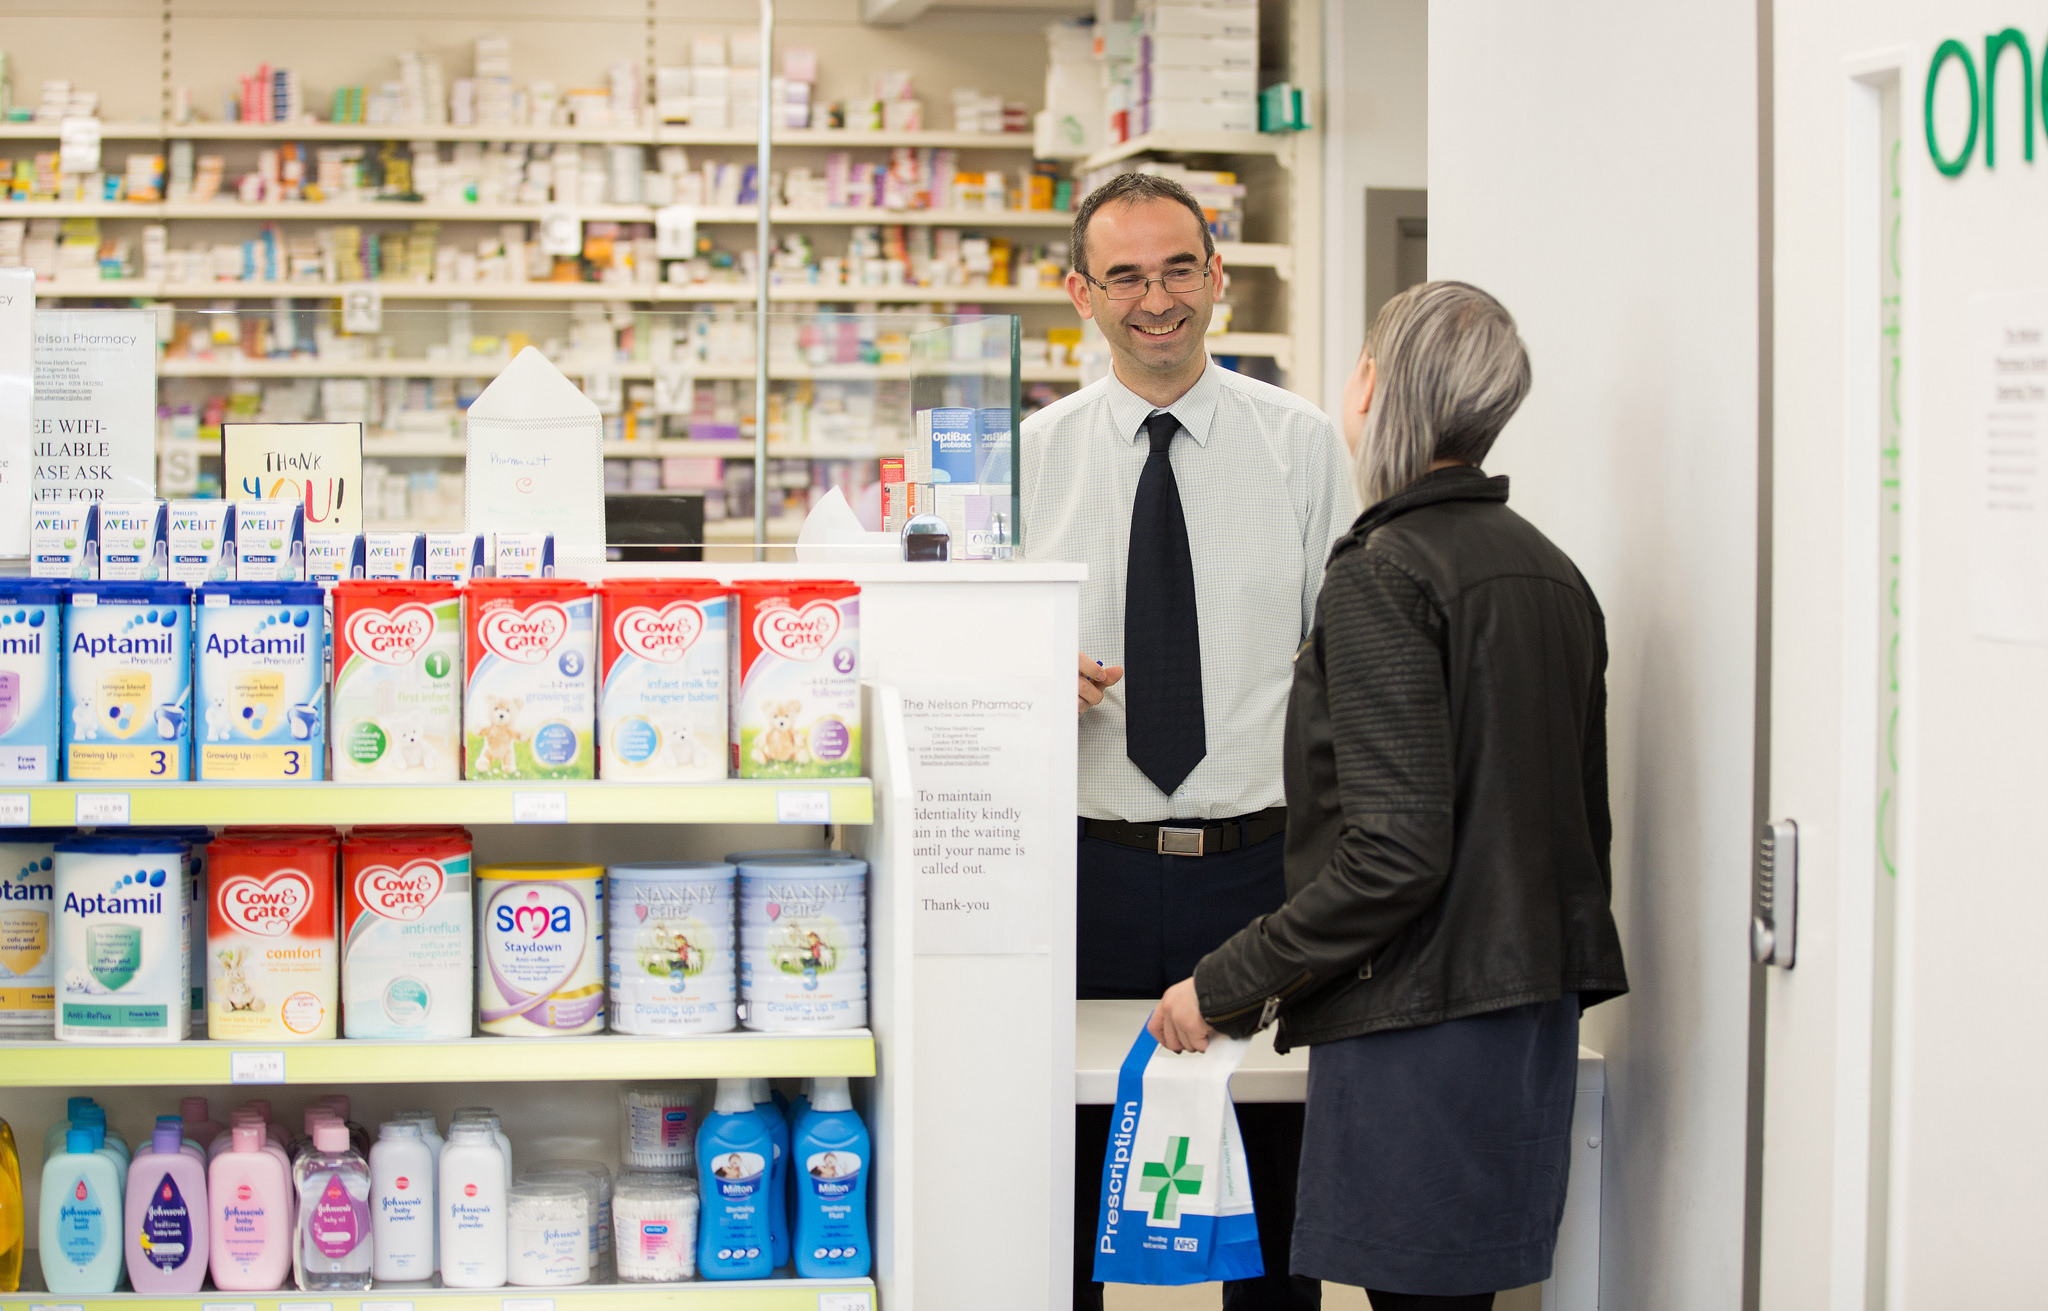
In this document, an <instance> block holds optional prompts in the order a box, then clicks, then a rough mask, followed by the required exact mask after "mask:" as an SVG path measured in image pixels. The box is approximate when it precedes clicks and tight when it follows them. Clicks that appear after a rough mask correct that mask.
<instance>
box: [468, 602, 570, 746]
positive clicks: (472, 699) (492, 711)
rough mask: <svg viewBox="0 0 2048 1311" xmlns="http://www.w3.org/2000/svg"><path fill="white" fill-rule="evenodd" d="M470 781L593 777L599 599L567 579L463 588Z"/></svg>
mask: <svg viewBox="0 0 2048 1311" xmlns="http://www.w3.org/2000/svg"><path fill="white" fill-rule="evenodd" d="M463 613H464V624H465V627H466V632H467V635H468V642H467V644H466V648H465V656H466V659H467V661H468V668H469V681H468V691H467V695H466V698H465V700H464V702H463V712H462V727H463V735H464V737H463V740H464V748H465V752H466V754H465V757H464V762H465V763H464V769H463V776H464V777H465V778H594V777H596V773H597V769H596V759H595V757H596V752H595V751H594V750H593V749H592V746H593V743H592V741H591V735H592V729H593V728H594V727H595V724H596V720H597V680H596V676H595V668H596V665H597V598H596V596H595V595H594V594H593V593H592V591H591V587H590V584H589V583H583V582H577V581H574V580H573V579H567V578H533V579H522V578H513V579H507V578H479V579H476V580H475V581H473V582H471V583H470V584H469V585H468V586H466V587H464V588H463Z"/></svg>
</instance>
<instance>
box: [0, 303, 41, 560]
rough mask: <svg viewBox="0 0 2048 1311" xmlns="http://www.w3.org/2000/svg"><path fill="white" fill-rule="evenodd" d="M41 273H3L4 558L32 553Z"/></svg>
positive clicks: (0, 466)
mask: <svg viewBox="0 0 2048 1311" xmlns="http://www.w3.org/2000/svg"><path fill="white" fill-rule="evenodd" d="M35 314H36V275H35V271H34V270H33V269H0V555H27V554H28V524H29V510H28V507H29V490H30V488H29V476H30V471H31V470H32V469H33V468H34V462H33V461H32V460H31V459H30V458H29V445H30V441H29V425H30V423H31V422H32V416H31V411H32V410H33V408H34V399H35V363H34V361H35V348H34V344H33V343H34V341H35Z"/></svg>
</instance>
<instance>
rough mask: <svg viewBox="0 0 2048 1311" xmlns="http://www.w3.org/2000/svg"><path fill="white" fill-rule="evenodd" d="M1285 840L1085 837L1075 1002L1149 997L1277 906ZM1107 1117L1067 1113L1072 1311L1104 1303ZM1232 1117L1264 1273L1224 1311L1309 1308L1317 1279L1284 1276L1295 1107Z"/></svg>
mask: <svg viewBox="0 0 2048 1311" xmlns="http://www.w3.org/2000/svg"><path fill="white" fill-rule="evenodd" d="M1284 842H1285V839H1284V838H1281V837H1274V838H1269V839H1268V840H1266V841H1265V842H1261V843H1260V844H1259V845H1257V846H1255V847H1245V848H1240V849H1239V850H1237V851H1233V852H1228V853H1225V854H1223V855H1218V856H1161V855H1157V854H1154V853H1152V852H1149V851H1140V850H1138V849H1137V848H1135V847H1125V846H1120V845H1118V844H1116V843H1113V842H1102V841H1099V840H1097V839H1094V838H1090V837H1088V836H1087V835H1086V833H1085V832H1083V833H1082V834H1081V835H1080V837H1079V843H1080V845H1079V847H1078V850H1077V854H1076V861H1075V873H1076V878H1077V882H1078V887H1077V892H1078V897H1077V900H1078V902H1079V905H1080V923H1079V934H1078V937H1077V943H1076V947H1077V954H1078V961H1079V970H1078V987H1077V991H1078V992H1079V994H1080V996H1081V998H1082V999H1083V1000H1095V999H1102V998H1130V997H1137V998H1143V999H1145V1000H1148V1001H1157V1000H1158V999H1159V996H1160V994H1162V993H1164V992H1165V991H1166V990H1167V989H1168V988H1170V987H1172V986H1173V985H1174V984H1176V983H1179V982H1180V981H1181V980H1182V979H1185V978H1187V977H1188V976H1189V975H1191V974H1193V973H1194V972H1195V964H1196V962H1198V961H1200V960H1201V959H1202V957H1204V956H1206V955H1208V954H1209V953H1210V952H1211V951H1214V950H1215V949H1216V948H1217V947H1219V946H1221V945H1222V944H1223V941H1224V939H1226V938H1228V937H1230V935H1232V934H1233V933H1236V932H1237V931H1238V930H1239V929H1241V928H1243V927H1244V926H1245V925H1247V924H1249V923H1251V922H1252V920H1254V919H1256V918H1257V917H1259V916H1260V915H1264V914H1266V913H1268V912H1269V911H1274V910H1278V909H1279V908H1280V903H1282V902H1283V901H1285V900H1287V883H1286V879H1285V877H1284V875H1283V874H1282V872H1281V848H1282V845H1283V843H1284ZM1133 1036H1134V1037H1135V1036H1136V1035H1133ZM1109 1112H1110V1108H1109V1107H1107V1106H1077V1107H1075V1108H1074V1311H1101V1308H1102V1285H1101V1284H1098V1283H1096V1282H1094V1278H1093V1275H1094V1270H1095V1225H1096V1220H1097V1217H1098V1214H1099V1213H1100V1211H1101V1207H1102V1157H1103V1153H1104V1152H1105V1151H1106V1150H1107V1149H1108V1146H1109ZM1237 1123H1238V1128H1239V1130H1240V1131H1241V1132H1242V1133H1243V1135H1244V1151H1245V1160H1246V1164H1247V1165H1248V1166H1249V1167H1250V1174H1251V1185H1252V1200H1253V1202H1254V1203H1255V1204H1256V1205H1257V1207H1258V1215H1259V1251H1260V1254H1261V1255H1262V1256H1263V1257H1264V1258H1265V1263H1266V1273H1265V1274H1264V1275H1263V1276H1262V1277H1260V1278H1258V1279H1239V1280H1234V1281H1232V1282H1230V1283H1227V1284H1225V1285H1224V1286H1223V1307H1224V1311H1316V1308H1319V1307H1321V1305H1322V1300H1323V1294H1322V1285H1321V1284H1319V1283H1317V1282H1316V1281H1315V1280H1313V1279H1298V1278H1295V1277H1293V1276H1291V1275H1289V1274H1288V1273H1287V1254H1288V1250H1289V1248H1290V1247H1291V1246H1292V1243H1293V1233H1294V1190H1295V1181H1296V1176H1297V1175H1298V1173H1299V1171H1300V1167H1301V1124H1302V1108H1301V1107H1300V1106H1299V1105H1296V1104H1293V1103H1272V1104H1262V1103H1250V1104H1247V1105H1243V1106H1240V1107H1238V1108H1237Z"/></svg>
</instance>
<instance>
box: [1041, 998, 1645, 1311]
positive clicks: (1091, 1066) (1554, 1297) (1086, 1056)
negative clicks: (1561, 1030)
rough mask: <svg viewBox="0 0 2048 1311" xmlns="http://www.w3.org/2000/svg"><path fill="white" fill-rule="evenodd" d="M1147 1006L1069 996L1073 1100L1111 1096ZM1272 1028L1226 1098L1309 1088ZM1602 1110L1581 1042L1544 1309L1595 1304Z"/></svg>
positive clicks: (1597, 1080) (1603, 1065) (1603, 1063)
mask: <svg viewBox="0 0 2048 1311" xmlns="http://www.w3.org/2000/svg"><path fill="white" fill-rule="evenodd" d="M1151 1013H1152V1003H1151V1002H1149V1001H1082V1002H1075V1003H1074V1101H1075V1103H1076V1104H1080V1105H1108V1104H1109V1103H1110V1102H1113V1101H1115V1100H1116V1076H1117V1071H1118V1069H1119V1068H1121V1067H1122V1065H1123V1063H1124V1056H1125V1055H1126V1054H1127V1053H1129V1051H1130V1050H1131V1043H1132V1042H1133V1041H1135V1040H1136V1038H1137V1036H1138V1030H1139V1028H1140V1027H1141V1026H1143V1025H1144V1023H1145V1020H1146V1017H1147V1016H1149V1015H1150V1014H1151ZM1273 1032H1274V1031H1273V1030H1272V1029H1271V1028H1268V1029H1266V1030H1265V1031H1263V1032H1261V1033H1259V1034H1258V1035H1257V1036H1255V1037H1254V1038H1253V1039H1252V1047H1251V1050H1250V1051H1248V1052H1246V1053H1245V1058H1244V1063H1243V1064H1242V1065H1240V1066H1238V1067H1237V1073H1236V1074H1234V1075H1232V1076H1231V1077H1230V1096H1231V1100H1233V1101H1238V1102H1298V1101H1302V1100H1304V1099H1306V1097H1307V1096H1308V1048H1306V1047H1298V1048H1296V1049H1295V1050H1293V1051H1291V1052H1288V1053H1287V1054H1286V1055H1285V1056H1282V1055H1280V1054H1278V1053H1277V1052H1275V1051H1274V1050H1273ZM1606 1112H1607V1060H1606V1058H1605V1057H1604V1056H1602V1055H1601V1054H1600V1053H1599V1052H1596V1051H1593V1050H1592V1049H1590V1048H1587V1047H1580V1048H1579V1081H1578V1092H1577V1104H1576V1106H1575V1108H1574V1110H1573V1113H1572V1165H1571V1183H1570V1185H1569V1187H1568V1188H1567V1189H1566V1192H1565V1200H1564V1223H1563V1224H1562V1225H1560V1226H1559V1228H1558V1232H1557V1261H1556V1265H1555V1268H1554V1269H1553V1271H1552V1273H1551V1277H1550V1279H1549V1280H1548V1281H1546V1282H1545V1283H1544V1285H1543V1311H1596V1309H1597V1308H1598V1307H1599V1305H1600V1173H1601V1156H1600V1152H1601V1143H1602V1138H1603V1135H1602V1133H1601V1125H1602V1123H1603V1121H1604V1118H1605V1116H1606Z"/></svg>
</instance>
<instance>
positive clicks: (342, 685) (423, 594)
mask: <svg viewBox="0 0 2048 1311" xmlns="http://www.w3.org/2000/svg"><path fill="white" fill-rule="evenodd" d="M332 717H333V720H334V778H335V781H336V782H340V783H453V782H455V781H456V780H457V779H459V778H461V777H462V604H461V601H460V599H459V596H458V594H457V591H456V587H455V584H453V583H446V582H367V581H356V582H343V583H340V584H338V585H337V586H336V587H335V589H334V707H333V711H332Z"/></svg>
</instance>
